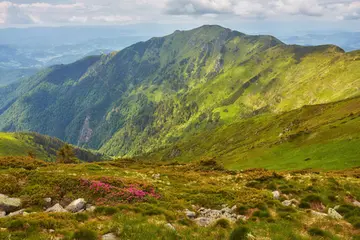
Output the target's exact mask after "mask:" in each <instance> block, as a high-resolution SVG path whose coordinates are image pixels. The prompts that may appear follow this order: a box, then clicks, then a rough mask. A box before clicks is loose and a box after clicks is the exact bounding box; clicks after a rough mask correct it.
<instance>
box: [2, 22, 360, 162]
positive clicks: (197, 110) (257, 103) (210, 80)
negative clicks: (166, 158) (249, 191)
mask: <svg viewBox="0 0 360 240" xmlns="http://www.w3.org/2000/svg"><path fill="white" fill-rule="evenodd" d="M359 60H360V54H359V53H358V52H352V53H345V52H344V51H343V50H342V49H340V48H338V47H336V46H330V45H329V46H319V47H301V46H287V45H285V44H283V43H282V42H280V41H279V40H277V39H276V38H274V37H271V36H248V35H245V34H242V33H239V32H234V31H231V30H229V29H225V28H222V27H219V26H204V27H201V28H197V29H194V30H191V31H185V32H181V31H177V32H175V33H173V34H171V35H169V36H166V37H163V38H153V39H151V40H149V41H147V42H140V43H137V44H135V45H133V46H130V47H128V48H126V49H124V50H122V51H120V52H114V53H112V54H110V55H102V56H98V57H89V58H86V59H83V60H80V61H78V62H76V63H74V64H70V65H62V66H55V67H52V68H49V69H47V70H45V71H43V72H41V73H39V74H37V75H36V76H34V77H32V78H30V79H29V80H28V81H25V82H23V83H21V84H20V85H19V86H16V91H15V93H14V92H11V95H10V94H5V95H4V96H5V97H3V98H2V99H0V100H1V101H0V109H2V110H1V112H0V114H1V115H0V129H2V130H4V131H23V130H31V131H37V132H40V133H43V134H47V135H51V136H56V137H59V138H61V139H63V140H66V141H68V142H71V143H73V144H78V145H80V146H85V147H91V148H95V149H100V150H101V151H102V152H104V153H107V154H111V155H121V156H124V155H128V156H129V155H139V154H143V153H146V152H151V151H153V150H154V149H158V148H161V147H166V146H169V145H173V144H175V143H176V142H178V141H179V140H181V139H186V138H188V137H191V136H193V134H197V133H200V132H202V131H211V129H215V128H216V127H220V126H227V125H229V124H232V123H235V122H238V121H241V120H242V119H246V118H250V117H252V116H256V115H258V114H262V113H280V112H283V111H289V110H293V109H297V108H300V107H302V106H303V105H307V104H320V103H327V102H331V101H337V100H341V99H344V98H349V97H353V96H356V95H357V94H358V90H357V88H358V86H360V61H359ZM1 91H4V92H6V91H5V90H1V89H0V92H1ZM8 92H9V91H8ZM9 99H10V100H9Z"/></svg>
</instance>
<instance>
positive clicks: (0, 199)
mask: <svg viewBox="0 0 360 240" xmlns="http://www.w3.org/2000/svg"><path fill="white" fill-rule="evenodd" d="M20 207H21V199H20V198H9V197H8V196H6V195H3V194H0V211H4V212H7V213H9V212H13V211H16V210H18V209H19V208H20Z"/></svg>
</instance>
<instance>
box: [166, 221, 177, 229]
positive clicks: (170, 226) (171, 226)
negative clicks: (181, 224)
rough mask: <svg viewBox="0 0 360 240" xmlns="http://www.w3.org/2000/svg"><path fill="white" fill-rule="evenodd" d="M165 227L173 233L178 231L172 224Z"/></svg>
mask: <svg viewBox="0 0 360 240" xmlns="http://www.w3.org/2000/svg"><path fill="white" fill-rule="evenodd" d="M165 227H166V228H168V229H170V230H172V231H176V229H175V227H174V226H173V225H172V224H171V223H167V224H165Z"/></svg>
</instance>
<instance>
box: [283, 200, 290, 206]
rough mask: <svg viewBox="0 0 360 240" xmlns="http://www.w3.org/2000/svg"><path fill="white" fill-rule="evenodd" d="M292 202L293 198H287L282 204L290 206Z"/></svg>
mask: <svg viewBox="0 0 360 240" xmlns="http://www.w3.org/2000/svg"><path fill="white" fill-rule="evenodd" d="M291 204H292V202H291V200H285V201H283V202H282V205H284V206H285V207H289V206H291Z"/></svg>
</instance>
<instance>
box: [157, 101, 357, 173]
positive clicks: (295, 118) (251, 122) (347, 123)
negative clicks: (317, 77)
mask: <svg viewBox="0 0 360 240" xmlns="http://www.w3.org/2000/svg"><path fill="white" fill-rule="evenodd" d="M359 123H360V98H353V99H349V100H344V101H340V102H335V103H330V104H322V105H314V106H305V107H303V108H300V109H297V110H293V111H290V112H286V113H282V114H278V115H275V114H265V115H260V116H256V117H252V118H249V119H245V120H242V121H239V122H236V123H233V124H230V125H228V126H222V127H218V128H214V129H211V130H204V132H203V133H201V134H199V135H197V136H190V137H188V138H186V139H184V140H183V141H181V142H180V143H177V144H176V146H175V147H170V148H166V149H165V150H160V152H156V153H154V155H156V156H157V157H158V158H159V157H161V158H163V159H167V158H169V156H170V155H171V152H173V151H175V150H174V149H178V150H180V151H181V155H180V156H177V157H176V158H175V159H174V160H178V161H194V160H195V161H196V160H199V159H201V158H204V157H205V158H206V157H207V158H212V157H215V158H217V159H218V160H219V161H222V162H223V163H224V164H225V166H227V167H228V168H230V169H246V168H252V167H264V168H267V169H304V168H318V169H344V168H351V167H356V166H359V165H360V150H359V148H358V147H357V146H358V145H359V143H360V134H359V132H360V129H359V126H360V124H359ZM204 139H206V140H205V141H204Z"/></svg>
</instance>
